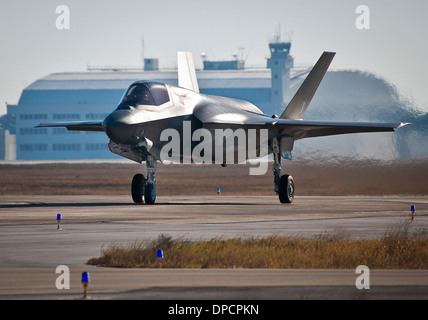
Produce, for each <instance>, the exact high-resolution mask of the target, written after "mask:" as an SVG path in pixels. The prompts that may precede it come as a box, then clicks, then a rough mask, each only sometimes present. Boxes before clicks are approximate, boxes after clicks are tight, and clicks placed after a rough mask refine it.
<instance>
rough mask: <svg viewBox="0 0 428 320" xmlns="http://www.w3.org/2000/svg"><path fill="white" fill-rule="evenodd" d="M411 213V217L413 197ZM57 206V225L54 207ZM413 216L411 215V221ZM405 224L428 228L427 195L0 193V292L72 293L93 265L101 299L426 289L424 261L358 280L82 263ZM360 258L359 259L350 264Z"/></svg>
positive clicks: (348, 294) (322, 274)
mask: <svg viewBox="0 0 428 320" xmlns="http://www.w3.org/2000/svg"><path fill="white" fill-rule="evenodd" d="M411 205H415V207H416V216H415V219H414V220H413V221H411V222H410V206H411ZM58 213H61V214H62V222H61V225H60V226H61V229H62V230H57V222H56V216H57V214H58ZM409 222H410V223H409ZM403 225H406V230H407V231H408V232H418V231H421V230H424V229H425V230H426V229H427V228H428V199H426V198H425V197H406V198H404V197H297V198H296V199H295V201H294V202H293V204H291V205H281V204H279V203H278V199H277V197H262V196H260V197H254V196H252V197H224V196H212V197H193V196H192V197H191V196H189V197H158V199H157V201H156V204H155V205H150V206H148V205H135V204H132V202H131V199H130V197H127V196H122V197H110V196H1V197H0V243H1V246H0V256H1V260H0V299H2V298H3V299H21V298H24V299H26V298H29V299H70V298H71V299H74V298H77V297H79V293H80V292H81V284H80V280H79V277H80V275H81V272H82V271H83V270H85V271H89V272H90V273H91V278H92V281H91V289H92V291H91V292H92V294H93V297H94V298H99V299H110V298H112V299H128V298H131V299H135V298H143V299H217V298H219V297H223V299H257V298H258V299H287V298H291V299H294V298H296V299H302V298H309V299H310V298H315V299H317V298H321V299H325V298H327V299H329V298H332V299H334V298H339V299H343V298H345V299H346V298H350V299H354V298H368V299H370V298H373V299H376V298H381V299H382V298H392V299H394V298H408V299H427V298H428V290H427V288H428V271H426V270H418V271H410V270H403V271H396V270H395V271H381V270H373V271H371V279H372V288H371V289H370V290H366V291H365V293H364V294H363V296H362V292H361V291H360V290H357V289H356V287H355V279H356V277H357V275H356V274H355V270H241V269H238V270H236V269H227V270H193V269H185V270H181V269H179V270H167V269H161V270H156V269H154V270H153V269H112V268H99V267H92V266H88V265H86V264H85V263H86V261H87V260H88V259H90V258H92V257H97V256H99V255H100V253H101V251H100V250H101V248H102V247H103V246H107V245H109V244H110V243H129V242H134V241H144V240H152V239H155V238H157V236H158V235H160V234H168V235H171V236H172V237H185V238H189V239H196V240H197V239H211V238H227V237H253V236H254V237H263V236H269V235H289V236H304V237H312V236H315V235H320V234H323V233H337V232H339V233H344V234H346V235H349V236H351V237H356V238H377V237H383V236H384V235H385V234H386V233H388V232H390V231H393V230H394V229H397V228H401V227H402V226H403ZM58 265H66V266H68V267H69V268H70V272H71V288H70V290H58V289H57V288H56V286H55V281H56V279H57V277H58V276H59V274H56V273H55V270H56V267H57V266H58ZM356 267H357V266H356Z"/></svg>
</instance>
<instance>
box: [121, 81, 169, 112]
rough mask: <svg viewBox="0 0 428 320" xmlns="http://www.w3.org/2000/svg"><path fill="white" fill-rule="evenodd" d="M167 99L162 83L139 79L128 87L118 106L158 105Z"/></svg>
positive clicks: (165, 89)
mask: <svg viewBox="0 0 428 320" xmlns="http://www.w3.org/2000/svg"><path fill="white" fill-rule="evenodd" d="M169 100H170V99H169V95H168V90H167V88H166V86H165V85H164V84H163V83H160V82H153V81H144V82H143V81H141V82H135V83H133V84H132V85H131V86H130V87H129V88H128V90H127V91H126V93H125V95H124V96H123V98H122V101H121V102H120V104H119V106H121V105H127V106H136V105H146V106H160V105H161V104H164V103H166V102H168V101H169Z"/></svg>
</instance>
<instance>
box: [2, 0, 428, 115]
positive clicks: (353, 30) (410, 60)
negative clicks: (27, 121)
mask: <svg viewBox="0 0 428 320" xmlns="http://www.w3.org/2000/svg"><path fill="white" fill-rule="evenodd" d="M60 5H66V6H67V7H68V8H69V21H70V27H69V29H58V28H57V20H58V18H60V16H61V15H62V12H60V13H57V12H56V9H57V7H58V6H60ZM359 5H365V6H366V8H368V9H369V12H368V14H369V15H368V16H366V17H368V20H364V22H365V23H367V21H368V22H369V29H362V30H361V29H359V28H357V26H356V21H357V20H359V19H361V15H362V12H358V13H357V12H356V9H357V7H358V6H359ZM427 12H428V1H422V0H407V1H403V0H358V1H354V0H323V1H320V0H299V1H297V0H293V1H287V0H264V1H260V0H256V1H255V0H216V1H207V0H180V1H177V0H162V1H153V0H150V1H146V0H120V1H118V0H40V1H30V0H0V43H1V50H0V115H1V114H4V113H5V112H6V102H7V103H8V104H16V103H18V101H19V97H20V95H21V92H22V90H23V89H24V88H25V87H26V86H28V85H30V84H31V83H32V82H34V81H35V80H37V79H39V78H42V77H45V76H47V75H49V74H51V73H55V72H70V71H85V70H86V69H87V66H88V65H90V66H122V67H141V66H142V56H143V54H144V57H146V58H158V59H159V64H160V67H161V68H174V67H175V66H176V52H177V51H179V50H184V51H191V52H192V53H193V57H194V59H195V65H196V67H202V60H201V58H200V55H201V54H202V53H205V54H206V55H207V57H208V58H209V59H217V60H220V59H231V58H232V54H233V53H240V50H239V48H240V47H243V48H244V50H243V56H244V58H245V59H246V65H247V66H254V67H265V66H266V58H267V57H268V56H269V50H268V42H269V41H270V40H271V39H272V38H273V37H274V35H275V33H276V31H277V30H280V31H281V35H282V36H283V37H288V38H289V39H290V40H291V41H292V47H291V55H292V56H293V57H294V59H295V65H296V66H311V65H313V64H314V63H315V62H316V61H317V59H318V58H319V56H320V55H321V53H322V52H323V51H335V52H337V54H336V57H335V59H334V61H333V63H332V64H331V66H330V68H331V69H359V70H363V71H368V72H372V73H374V74H376V75H377V76H380V77H382V78H384V79H386V80H388V81H389V82H391V83H392V84H394V85H395V86H396V88H397V90H398V92H399V93H400V94H402V95H403V96H405V97H407V98H408V99H410V101H412V102H413V103H414V104H415V105H416V106H417V108H419V109H421V110H423V111H427V112H428V88H427V86H428V85H427V84H428V81H427V80H426V79H427V76H426V75H427V73H428V63H427V62H426V59H427V58H428V41H427V38H426V34H427V32H428V19H426V15H427ZM365 14H367V12H365ZM61 21H62V20H61ZM278 26H280V27H278ZM142 39H144V51H143V49H142V48H143V46H142Z"/></svg>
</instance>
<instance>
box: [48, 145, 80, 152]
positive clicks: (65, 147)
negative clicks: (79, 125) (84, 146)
mask: <svg viewBox="0 0 428 320" xmlns="http://www.w3.org/2000/svg"><path fill="white" fill-rule="evenodd" d="M53 151H80V144H77V143H71V144H66V143H59V144H53Z"/></svg>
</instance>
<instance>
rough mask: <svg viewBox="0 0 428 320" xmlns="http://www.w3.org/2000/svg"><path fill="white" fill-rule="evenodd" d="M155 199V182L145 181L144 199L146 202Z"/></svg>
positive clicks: (151, 201) (149, 202) (153, 201)
mask: <svg viewBox="0 0 428 320" xmlns="http://www.w3.org/2000/svg"><path fill="white" fill-rule="evenodd" d="M155 200H156V183H155V182H152V183H150V182H149V183H147V184H146V188H145V190H144V201H145V202H146V204H153V203H155Z"/></svg>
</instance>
